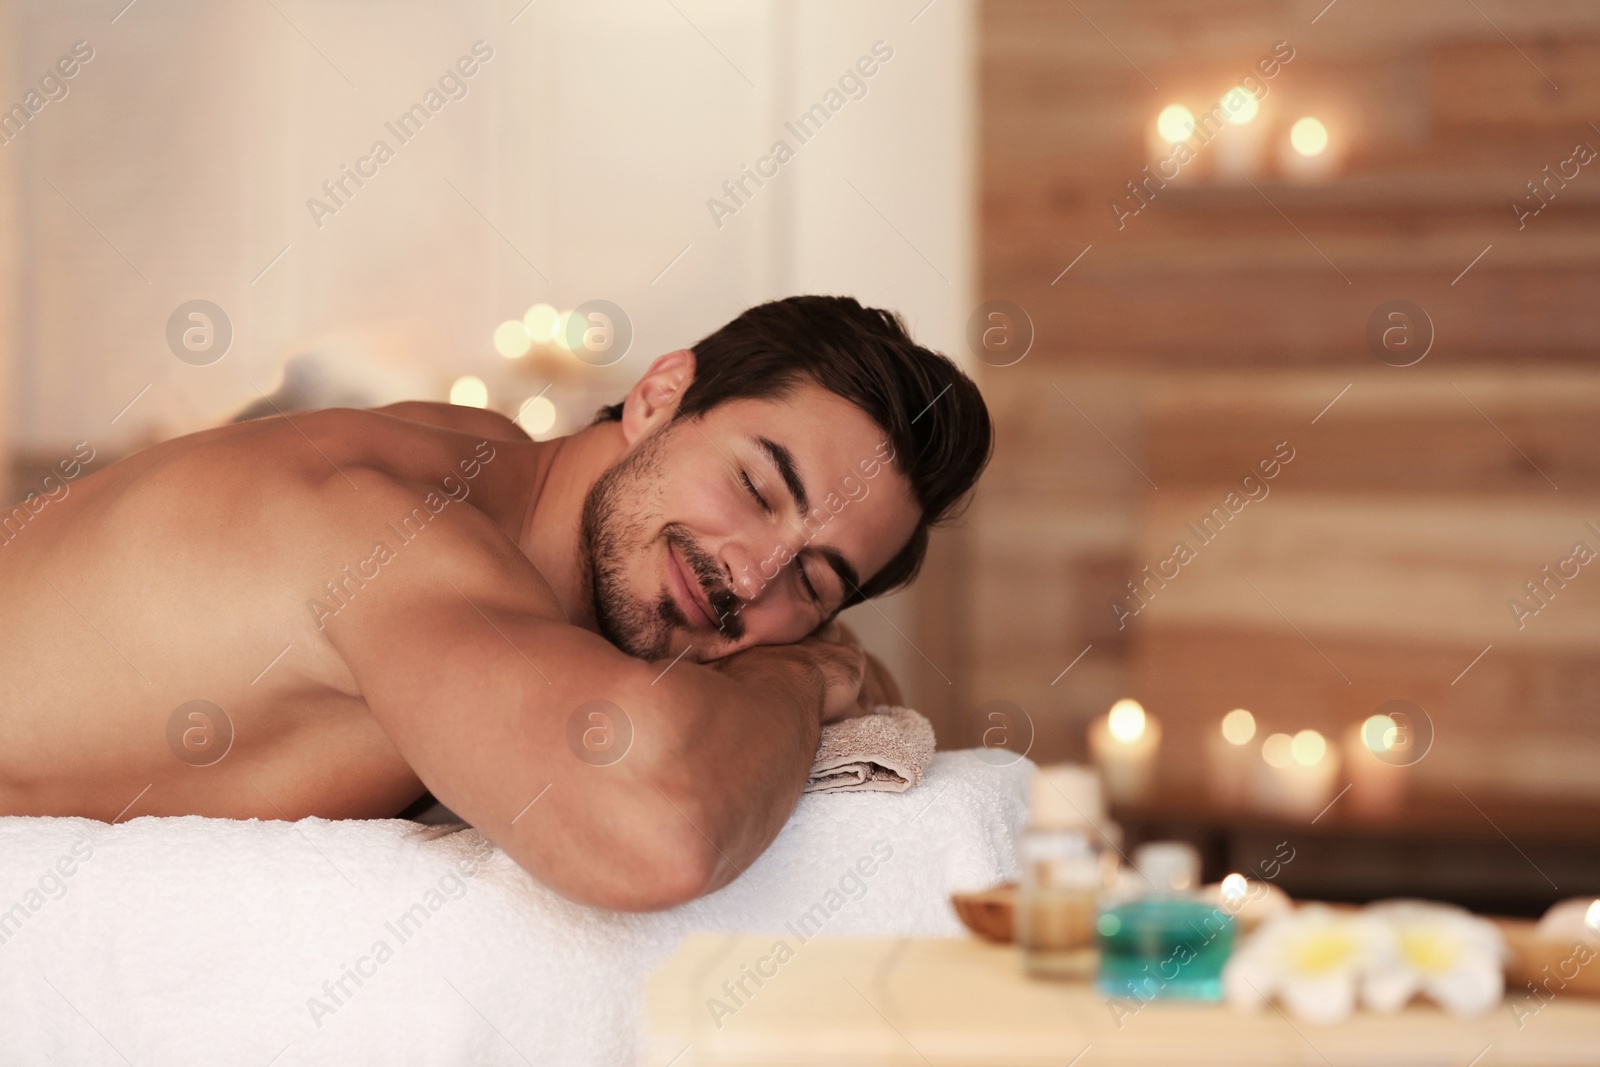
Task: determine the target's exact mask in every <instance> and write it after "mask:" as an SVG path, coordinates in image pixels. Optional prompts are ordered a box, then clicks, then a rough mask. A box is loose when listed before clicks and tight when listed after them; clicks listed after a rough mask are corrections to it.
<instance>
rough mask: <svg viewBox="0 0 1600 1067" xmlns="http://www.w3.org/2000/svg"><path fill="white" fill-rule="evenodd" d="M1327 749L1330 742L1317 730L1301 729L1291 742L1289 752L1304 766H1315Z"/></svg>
mask: <svg viewBox="0 0 1600 1067" xmlns="http://www.w3.org/2000/svg"><path fill="white" fill-rule="evenodd" d="M1327 751H1328V742H1327V741H1326V740H1324V739H1323V736H1322V735H1321V734H1319V733H1317V731H1315V730H1301V731H1300V732H1299V733H1297V734H1295V735H1294V740H1293V741H1291V742H1289V754H1290V755H1291V756H1293V757H1294V761H1295V762H1296V763H1298V764H1300V766H1302V767H1315V766H1316V765H1317V764H1319V763H1321V762H1322V757H1323V756H1324V755H1326V754H1327Z"/></svg>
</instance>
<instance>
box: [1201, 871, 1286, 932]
mask: <svg viewBox="0 0 1600 1067" xmlns="http://www.w3.org/2000/svg"><path fill="white" fill-rule="evenodd" d="M1200 896H1201V899H1202V900H1205V901H1206V902H1207V903H1209V904H1215V905H1216V906H1217V907H1218V908H1220V909H1222V911H1223V912H1225V913H1227V914H1228V915H1232V916H1233V919H1234V921H1235V922H1236V923H1238V924H1239V929H1240V932H1242V933H1249V932H1250V931H1251V930H1254V929H1255V928H1256V927H1258V926H1260V925H1261V924H1262V923H1264V922H1266V921H1267V920H1268V919H1270V918H1272V917H1273V916H1274V915H1281V914H1283V913H1284V912H1286V911H1289V910H1291V909H1292V908H1293V907H1294V903H1293V901H1291V900H1290V899H1289V894H1287V893H1285V892H1284V891H1283V890H1281V889H1279V888H1278V887H1277V886H1275V885H1273V884H1272V883H1270V882H1262V881H1257V880H1254V879H1250V878H1246V877H1245V876H1244V875H1242V874H1238V873H1234V874H1230V875H1228V876H1227V877H1226V878H1224V879H1223V880H1222V881H1220V882H1218V883H1216V884H1215V885H1208V886H1206V887H1205V888H1204V889H1202V890H1201V892H1200Z"/></svg>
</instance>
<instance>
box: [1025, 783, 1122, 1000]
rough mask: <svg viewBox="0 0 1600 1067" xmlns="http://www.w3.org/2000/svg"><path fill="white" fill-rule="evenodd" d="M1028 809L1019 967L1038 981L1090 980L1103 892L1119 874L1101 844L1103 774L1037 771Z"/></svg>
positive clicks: (1112, 856)
mask: <svg viewBox="0 0 1600 1067" xmlns="http://www.w3.org/2000/svg"><path fill="white" fill-rule="evenodd" d="M1028 809H1029V811H1028V826H1027V829H1026V830H1024V831H1023V834H1022V840H1021V842H1020V848H1019V850H1018V851H1019V854H1020V858H1021V862H1022V881H1021V884H1020V885H1019V886H1018V889H1017V910H1016V916H1015V924H1014V925H1015V931H1016V941H1017V944H1018V946H1020V947H1021V949H1022V953H1023V962H1024V967H1025V968H1026V970H1027V973H1028V974H1030V975H1032V976H1034V977H1037V978H1068V979H1071V978H1077V979H1089V978H1092V977H1093V976H1094V973H1095V963H1096V958H1097V956H1098V949H1097V946H1096V939H1095V920H1096V918H1097V915H1098V911H1099V903H1100V894H1101V893H1102V892H1104V891H1105V889H1106V887H1107V886H1108V885H1109V884H1110V880H1111V878H1112V877H1113V876H1114V875H1115V872H1116V853H1115V852H1114V851H1113V850H1109V849H1106V848H1104V847H1103V841H1104V838H1103V837H1102V832H1101V828H1102V827H1104V826H1105V825H1106V820H1105V800H1104V796H1103V794H1102V792H1101V789H1100V777H1099V775H1098V774H1096V773H1095V771H1093V770H1092V769H1090V768H1088V767H1077V766H1070V765H1060V766H1055V767H1044V768H1041V769H1040V771H1039V773H1038V774H1037V775H1036V776H1035V777H1034V779H1033V786H1032V793H1031V796H1030V801H1029V805H1028Z"/></svg>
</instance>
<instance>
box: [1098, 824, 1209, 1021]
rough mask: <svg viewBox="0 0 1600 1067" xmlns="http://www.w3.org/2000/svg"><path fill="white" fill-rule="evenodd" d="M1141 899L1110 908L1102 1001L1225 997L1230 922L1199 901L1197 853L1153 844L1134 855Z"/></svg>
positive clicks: (1103, 926) (1103, 931) (1103, 937)
mask: <svg viewBox="0 0 1600 1067" xmlns="http://www.w3.org/2000/svg"><path fill="white" fill-rule="evenodd" d="M1133 863H1134V867H1135V868H1136V869H1137V871H1138V875H1137V876H1136V881H1137V883H1138V889H1137V890H1136V893H1137V895H1136V896H1133V897H1132V898H1131V899H1129V898H1123V899H1122V900H1120V902H1117V903H1115V904H1113V905H1112V906H1110V907H1107V908H1106V909H1105V910H1103V911H1102V912H1101V913H1100V917H1099V920H1098V922H1097V923H1096V927H1097V929H1098V931H1099V934H1100V978H1099V980H1098V982H1097V983H1096V986H1097V988H1098V990H1099V992H1100V993H1101V994H1102V995H1103V996H1107V997H1116V998H1130V999H1137V1000H1139V1001H1141V1002H1143V1001H1147V1000H1152V999H1179V1000H1221V999H1222V965H1223V964H1224V963H1226V962H1227V961H1228V953H1229V952H1230V951H1232V948H1233V932H1234V931H1233V918H1232V916H1230V915H1228V914H1227V913H1226V912H1224V911H1222V910H1221V909H1220V908H1218V907H1216V906H1214V905H1212V904H1208V903H1205V902H1204V901H1202V900H1201V899H1199V896H1198V890H1199V888H1200V856H1199V853H1197V852H1196V851H1195V850H1194V846H1192V845H1188V844H1184V843H1183V842H1181V841H1156V842H1152V843H1150V844H1148V845H1143V846H1141V847H1140V848H1139V850H1138V852H1136V853H1135V854H1134V861H1133Z"/></svg>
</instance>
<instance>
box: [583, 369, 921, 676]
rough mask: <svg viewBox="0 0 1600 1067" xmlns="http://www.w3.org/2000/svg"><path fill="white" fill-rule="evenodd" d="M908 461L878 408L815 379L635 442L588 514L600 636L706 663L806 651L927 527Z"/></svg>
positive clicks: (589, 565)
mask: <svg viewBox="0 0 1600 1067" xmlns="http://www.w3.org/2000/svg"><path fill="white" fill-rule="evenodd" d="M893 458H894V450H893V446H892V444H890V442H889V441H888V440H887V438H886V436H885V435H884V433H883V431H882V430H880V429H878V427H877V426H876V425H874V423H873V422H872V420H871V419H870V418H868V417H867V415H866V413H865V412H863V411H862V410H861V409H860V408H857V407H856V406H854V405H853V404H851V403H850V402H849V401H847V400H845V399H844V398H842V397H840V396H837V395H835V394H833V393H830V392H828V391H827V390H825V389H823V388H822V387H821V386H819V385H816V384H815V383H812V382H802V383H798V384H796V385H795V386H794V387H793V388H792V390H791V391H790V392H789V395H787V396H785V397H780V398H774V399H766V400H734V401H729V402H727V403H725V404H721V405H719V406H718V407H716V408H713V409H712V410H711V411H709V412H707V413H706V414H705V415H704V416H703V417H701V418H698V419H690V420H675V421H673V422H671V423H669V424H667V425H666V426H665V427H664V428H663V429H661V430H659V431H657V432H655V433H652V434H650V435H649V436H647V437H645V438H643V439H641V440H639V441H637V442H635V444H634V447H633V448H632V449H631V450H630V451H629V453H628V454H627V455H626V456H624V457H623V458H622V459H621V460H620V461H619V462H618V463H617V464H616V465H615V466H613V467H612V468H611V469H610V470H608V471H607V472H606V473H605V474H604V475H603V476H602V477H601V478H600V479H599V480H598V481H597V482H596V483H595V485H594V487H593V488H592V489H591V490H590V491H589V495H588V497H587V499H586V500H585V503H584V513H583V530H582V538H583V545H582V549H583V558H584V565H585V567H586V569H587V570H588V573H589V578H590V583H591V586H592V593H593V596H594V602H595V616H596V619H597V620H598V623H599V628H600V633H601V635H602V636H604V637H605V638H606V639H608V640H609V641H611V642H612V643H613V644H615V645H616V646H617V647H619V648H621V649H623V650H624V651H626V652H628V653H629V654H631V655H635V656H641V657H645V658H651V659H658V658H663V657H667V656H674V655H677V654H679V653H680V652H683V651H684V650H685V649H692V650H691V651H689V652H688V653H687V655H688V656H689V657H690V658H692V659H696V660H700V661H706V660H712V659H716V658H719V657H721V656H726V655H728V654H730V653H732V652H736V651H738V650H739V649H742V648H748V647H750V646H752V645H772V644H787V643H790V642H793V641H798V640H799V639H801V638H802V637H804V636H806V635H807V634H809V633H810V632H811V631H812V630H814V629H816V628H817V626H818V625H820V624H821V623H822V622H824V621H825V620H827V619H828V618H830V617H832V615H833V613H834V612H835V611H837V610H838V608H839V606H840V605H841V604H842V603H844V601H845V600H846V599H847V598H849V597H851V596H853V595H854V594H855V587H856V586H859V585H860V584H861V583H862V582H865V581H867V580H868V579H870V578H871V577H872V576H873V575H874V574H876V573H877V572H878V571H879V570H880V569H881V568H882V567H883V566H884V565H885V564H887V563H888V562H889V560H890V559H892V558H893V557H894V555H895V554H896V553H897V552H899V551H900V549H901V548H902V547H903V546H904V545H905V544H906V542H907V541H908V540H909V539H910V537H911V534H912V533H913V532H914V531H915V529H916V525H917V522H918V520H919V518H920V510H919V508H918V507H917V505H916V501H915V499H914V498H913V496H912V494H911V487H910V483H909V482H907V480H906V479H905V477H904V476H903V475H901V474H900V473H899V472H898V471H897V470H896V469H895V467H894V464H893V462H892V460H893Z"/></svg>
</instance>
